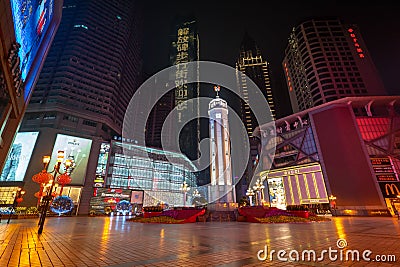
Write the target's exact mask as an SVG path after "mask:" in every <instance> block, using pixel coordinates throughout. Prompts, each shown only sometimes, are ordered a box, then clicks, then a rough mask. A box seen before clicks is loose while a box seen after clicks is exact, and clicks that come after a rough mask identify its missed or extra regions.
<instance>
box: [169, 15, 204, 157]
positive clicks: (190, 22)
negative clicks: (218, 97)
mask: <svg viewBox="0 0 400 267" xmlns="http://www.w3.org/2000/svg"><path fill="white" fill-rule="evenodd" d="M171 38H172V40H171V48H170V49H171V50H170V63H171V65H173V66H175V67H176V71H175V73H174V74H173V76H174V77H172V79H173V81H171V82H172V83H174V84H175V94H174V108H175V107H176V109H177V118H176V125H174V126H172V128H173V129H177V130H179V129H181V128H182V127H183V126H184V125H185V126H184V127H183V128H182V130H180V132H179V145H180V148H181V151H182V152H183V153H185V154H186V155H187V156H188V158H189V159H191V160H194V159H197V158H198V157H199V149H198V143H199V140H200V119H199V117H200V111H199V108H200V107H199V104H198V101H197V100H194V101H191V102H187V100H190V99H195V98H198V97H199V95H200V84H199V83H191V84H187V79H188V77H189V76H190V77H192V79H193V80H197V81H198V80H199V68H197V70H195V71H189V70H188V69H187V65H186V63H188V62H191V61H198V60H199V36H198V32H197V22H196V20H195V19H184V20H181V21H180V22H178V23H176V25H175V26H174V29H173V33H172V35H171ZM191 118H196V119H194V120H192V121H191ZM174 137H175V135H174V136H173V138H174Z"/></svg>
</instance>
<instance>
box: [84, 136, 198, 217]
mask: <svg viewBox="0 0 400 267" xmlns="http://www.w3.org/2000/svg"><path fill="white" fill-rule="evenodd" d="M116 139H118V138H116ZM102 147H103V149H101V151H100V154H102V153H103V154H104V153H108V155H107V156H106V158H107V159H108V160H106V161H104V162H107V163H106V165H104V162H102V163H99V164H100V165H101V166H100V165H98V170H101V169H103V170H104V171H103V172H102V171H100V173H104V174H105V179H104V180H105V181H104V185H105V188H101V187H103V185H102V184H98V185H95V187H97V188H98V190H109V189H114V190H123V191H124V192H125V194H128V195H130V192H131V191H135V192H136V191H141V190H142V191H144V199H143V201H142V203H141V204H142V205H143V206H155V205H157V204H160V203H166V204H168V205H170V206H183V203H184V202H186V203H192V194H191V193H190V192H192V191H193V192H194V190H195V189H196V176H195V175H194V171H196V167H195V166H194V165H193V164H192V162H191V161H190V160H189V159H188V158H187V157H186V156H185V155H183V154H180V153H175V152H169V151H165V150H160V149H154V148H149V147H144V146H138V145H136V144H134V143H130V142H126V140H125V142H121V141H118V140H112V141H111V143H103V144H102ZM106 147H108V149H109V150H108V152H106V151H107V150H105V149H104V148H106ZM105 166H106V168H105ZM184 182H186V184H187V185H189V187H190V188H191V191H190V192H189V193H188V194H184V192H183V191H182V189H181V187H182V184H183V183H184ZM107 188H109V189H107ZM95 191H96V190H95ZM199 191H201V192H202V195H203V196H204V197H205V196H206V195H205V191H204V192H203V189H201V188H199ZM121 192H122V191H121ZM127 192H128V193H127ZM184 196H186V197H187V199H186V201H184V200H183V197H184ZM93 201H94V202H96V201H98V200H97V199H96V198H95V199H94V200H93V198H92V200H91V203H92V204H91V206H96V204H95V203H93ZM91 209H93V207H92V208H91ZM94 209H95V210H96V208H94Z"/></svg>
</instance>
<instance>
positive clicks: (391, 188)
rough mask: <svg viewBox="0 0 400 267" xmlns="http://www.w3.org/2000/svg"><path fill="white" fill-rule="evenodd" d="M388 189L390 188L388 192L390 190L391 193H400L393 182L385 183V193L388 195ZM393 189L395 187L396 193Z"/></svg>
mask: <svg viewBox="0 0 400 267" xmlns="http://www.w3.org/2000/svg"><path fill="white" fill-rule="evenodd" d="M389 189H390V192H392V194H391V195H400V191H399V188H398V187H397V185H395V184H386V185H385V190H386V195H390V194H389ZM395 189H396V192H397V194H395V193H394V191H395Z"/></svg>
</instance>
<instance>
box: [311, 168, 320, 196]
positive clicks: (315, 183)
mask: <svg viewBox="0 0 400 267" xmlns="http://www.w3.org/2000/svg"><path fill="white" fill-rule="evenodd" d="M312 178H313V182H314V187H315V193H316V194H317V198H320V196H319V189H318V184H317V179H316V178H315V172H313V173H312Z"/></svg>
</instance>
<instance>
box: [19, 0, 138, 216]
mask: <svg viewBox="0 0 400 267" xmlns="http://www.w3.org/2000/svg"><path fill="white" fill-rule="evenodd" d="M138 2H139V1H131V0H122V1H120V0H111V1H101V2H99V1H95V0H79V1H78V0H65V1H64V3H63V16H62V20H61V23H60V26H59V30H58V32H57V34H56V36H55V38H54V42H53V44H52V46H51V48H50V51H49V54H48V57H47V59H46V61H45V63H44V66H43V69H42V72H41V73H40V76H39V80H38V82H37V85H36V87H35V91H34V93H33V94H32V98H31V101H30V103H29V106H28V108H27V112H26V115H25V117H24V120H23V123H22V125H21V131H36V132H40V134H39V136H38V140H37V144H36V147H35V149H34V152H33V155H32V160H33V161H32V160H31V163H30V164H29V166H30V167H29V168H28V170H27V174H26V176H25V179H24V181H25V190H27V192H35V191H34V190H37V184H35V183H33V182H32V181H31V179H30V177H32V176H33V175H34V172H35V171H36V170H38V169H40V165H41V162H40V160H38V158H39V159H40V158H41V157H42V156H44V155H49V154H50V155H52V160H53V159H55V157H54V155H55V154H57V151H58V150H65V154H66V156H67V157H74V160H75V163H76V168H75V169H74V171H73V173H72V174H71V177H72V182H71V184H69V186H70V190H64V191H63V194H68V195H69V196H70V197H71V198H72V200H73V201H74V203H75V204H76V205H78V206H79V210H78V212H79V213H80V214H87V213H88V212H89V211H88V208H89V199H90V197H91V195H92V192H93V190H92V189H93V185H94V179H95V177H96V166H97V157H98V151H99V150H100V145H101V142H102V141H103V140H110V139H111V138H112V137H113V136H115V135H121V133H122V125H123V121H124V116H125V111H126V108H127V106H128V104H129V102H130V100H131V97H132V96H133V95H134V93H135V91H136V89H137V88H138V86H139V84H140V82H141V78H140V74H141V73H140V72H141V65H142V63H141V25H142V19H141V16H140V14H141V10H140V5H139V4H138ZM99 17H101V19H99ZM77 154H79V158H80V160H78V159H77V156H76V155H77ZM51 163H52V162H50V164H49V168H50V167H52V165H51ZM68 192H69V193H68ZM36 201H37V200H35V199H34V197H33V195H32V194H27V197H26V203H27V205H29V203H32V204H33V203H35V202H36Z"/></svg>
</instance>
